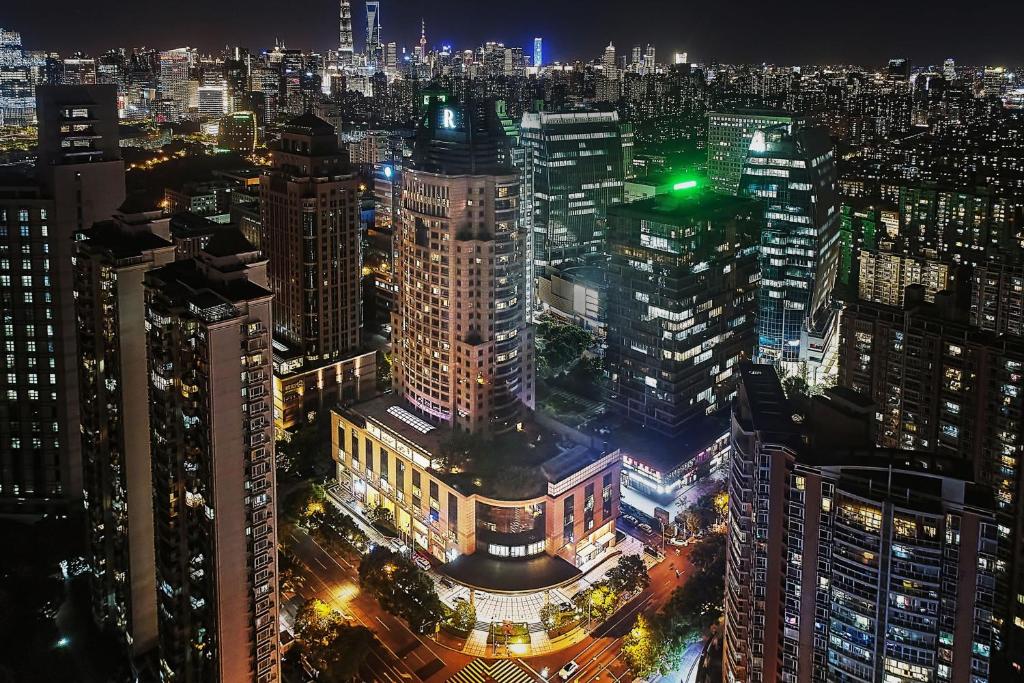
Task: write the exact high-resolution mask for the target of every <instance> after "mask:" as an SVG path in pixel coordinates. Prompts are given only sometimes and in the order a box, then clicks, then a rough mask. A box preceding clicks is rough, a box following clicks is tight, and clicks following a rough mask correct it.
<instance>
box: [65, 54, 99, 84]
mask: <svg viewBox="0 0 1024 683" xmlns="http://www.w3.org/2000/svg"><path fill="white" fill-rule="evenodd" d="M95 83H96V60H95V59H92V58H89V57H83V56H76V57H69V58H67V59H65V60H62V62H61V75H60V85H94V84H95Z"/></svg>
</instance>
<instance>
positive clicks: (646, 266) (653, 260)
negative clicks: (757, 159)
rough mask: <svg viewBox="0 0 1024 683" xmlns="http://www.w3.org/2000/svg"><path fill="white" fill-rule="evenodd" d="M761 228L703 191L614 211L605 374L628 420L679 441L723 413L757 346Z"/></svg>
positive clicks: (732, 203) (743, 204)
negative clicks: (739, 370) (739, 367)
mask: <svg viewBox="0 0 1024 683" xmlns="http://www.w3.org/2000/svg"><path fill="white" fill-rule="evenodd" d="M680 184H681V185H682V184H685V183H680ZM763 220H764V218H763V212H762V209H761V206H760V205H759V204H758V203H757V202H756V201H753V200H751V199H741V198H738V197H729V196H725V195H721V194H717V193H714V192H712V191H710V190H707V191H704V190H702V189H700V188H698V187H696V185H694V187H693V188H690V187H686V188H680V189H679V190H676V191H674V192H672V193H670V194H668V195H662V196H660V197H656V198H654V199H648V200H644V201H641V202H636V203H632V204H618V205H615V206H611V207H609V208H608V253H609V262H608V265H607V266H606V271H607V285H608V336H607V342H608V350H607V352H606V356H605V365H606V367H607V368H608V371H609V373H610V374H611V380H612V390H613V392H614V393H613V394H612V395H613V396H614V397H615V398H613V399H612V403H613V404H615V405H616V406H617V407H618V408H619V409H620V410H621V411H622V413H623V414H624V415H626V416H627V417H628V418H629V419H630V420H632V421H634V422H636V423H638V424H641V425H643V426H645V427H648V428H650V429H653V430H656V431H658V432H661V433H663V434H666V435H668V436H677V435H679V434H681V433H682V432H683V431H684V430H685V429H687V428H690V427H691V426H692V425H693V424H695V423H699V421H700V418H703V417H705V416H706V415H709V414H711V413H713V412H715V411H717V410H719V409H721V408H723V407H724V406H725V405H726V399H727V397H728V396H729V395H730V394H731V393H732V392H733V391H734V390H735V383H736V381H735V377H734V372H735V366H736V364H737V363H738V362H739V361H740V360H749V359H750V358H751V357H752V355H753V352H754V346H755V345H756V342H757V337H756V324H755V319H756V313H757V300H756V290H757V273H758V263H757V253H758V246H759V239H760V227H761V224H762V223H763Z"/></svg>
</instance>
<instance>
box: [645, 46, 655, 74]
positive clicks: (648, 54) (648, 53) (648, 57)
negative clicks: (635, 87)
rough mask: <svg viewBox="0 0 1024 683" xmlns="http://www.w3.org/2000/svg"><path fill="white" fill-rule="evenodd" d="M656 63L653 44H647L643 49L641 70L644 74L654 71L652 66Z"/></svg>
mask: <svg viewBox="0 0 1024 683" xmlns="http://www.w3.org/2000/svg"><path fill="white" fill-rule="evenodd" d="M656 64H657V62H655V61H654V46H653V45H648V46H647V49H646V50H644V63H643V72H644V73H645V74H652V73H654V67H655V65H656Z"/></svg>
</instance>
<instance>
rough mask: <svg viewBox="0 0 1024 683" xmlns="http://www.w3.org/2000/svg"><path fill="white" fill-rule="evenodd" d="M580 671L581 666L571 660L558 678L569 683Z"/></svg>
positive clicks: (560, 670)
mask: <svg viewBox="0 0 1024 683" xmlns="http://www.w3.org/2000/svg"><path fill="white" fill-rule="evenodd" d="M579 670H580V665H579V664H577V663H576V661H575V660H569V662H568V663H566V665H565V666H563V667H562V668H561V669H559V670H558V677H559V678H561V679H562V680H563V681H567V680H569V679H570V678H572V677H573V675H574V674H575V673H576V672H577V671H579Z"/></svg>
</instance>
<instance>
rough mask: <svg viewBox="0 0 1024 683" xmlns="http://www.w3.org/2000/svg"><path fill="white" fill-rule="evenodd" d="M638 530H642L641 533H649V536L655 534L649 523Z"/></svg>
mask: <svg viewBox="0 0 1024 683" xmlns="http://www.w3.org/2000/svg"><path fill="white" fill-rule="evenodd" d="M637 528H638V529H640V530H641V531H645V532H647V533H649V534H653V533H654V529H652V528H651V525H650V524H648V523H647V522H644V523H643V524H640V525H638V526H637Z"/></svg>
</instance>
